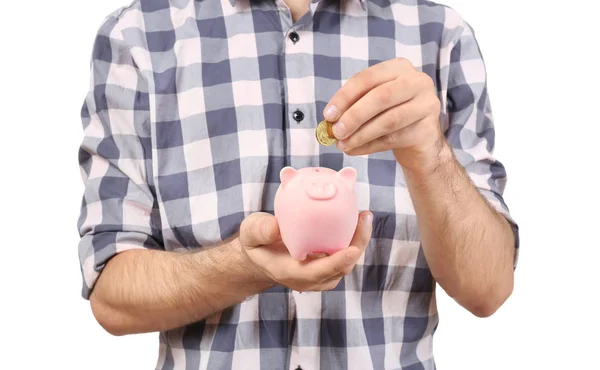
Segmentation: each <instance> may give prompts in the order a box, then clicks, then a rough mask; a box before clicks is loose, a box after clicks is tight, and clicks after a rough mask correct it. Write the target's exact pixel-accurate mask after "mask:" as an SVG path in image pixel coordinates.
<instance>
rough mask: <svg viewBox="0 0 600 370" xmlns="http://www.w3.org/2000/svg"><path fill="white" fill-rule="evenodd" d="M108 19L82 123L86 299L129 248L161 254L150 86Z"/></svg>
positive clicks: (95, 49) (80, 223) (97, 50)
mask: <svg viewBox="0 0 600 370" xmlns="http://www.w3.org/2000/svg"><path fill="white" fill-rule="evenodd" d="M118 22H119V21H118V19H117V18H116V17H109V18H107V19H106V20H105V21H104V22H103V24H102V26H101V27H100V29H99V30H98V33H97V35H96V38H95V42H94V47H93V53H92V60H91V79H90V80H91V81H90V87H89V91H88V93H87V96H86V98H85V101H84V104H83V107H82V110H81V119H82V124H83V139H82V142H81V146H80V148H79V158H78V160H79V165H80V169H81V175H82V179H83V183H84V193H83V200H82V203H81V210H80V216H79V220H78V223H77V226H78V231H79V235H80V237H81V239H80V243H79V247H78V250H79V260H80V267H81V273H82V278H83V287H82V296H83V297H84V298H86V299H89V297H90V293H91V291H92V289H93V287H94V284H95V283H96V281H97V279H98V277H99V276H100V274H101V273H102V271H103V269H104V267H105V266H106V264H107V262H108V261H109V260H110V259H111V258H112V257H114V256H115V255H117V254H118V253H120V252H123V251H127V250H131V249H163V247H162V242H161V238H160V235H161V234H160V230H161V226H160V221H159V220H160V218H159V215H158V211H157V206H156V200H155V196H154V187H153V183H152V145H151V136H150V129H149V127H150V126H149V121H150V112H149V98H148V90H147V85H146V83H145V80H144V78H143V77H142V74H141V73H140V71H139V69H138V68H137V67H136V63H135V61H134V59H133V57H132V55H131V53H130V49H129V48H128V47H127V45H126V42H125V41H124V39H123V37H122V32H121V31H120V30H119V23H118Z"/></svg>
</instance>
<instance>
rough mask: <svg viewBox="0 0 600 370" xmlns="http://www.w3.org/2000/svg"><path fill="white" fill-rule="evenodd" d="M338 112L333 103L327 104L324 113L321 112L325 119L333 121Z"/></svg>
mask: <svg viewBox="0 0 600 370" xmlns="http://www.w3.org/2000/svg"><path fill="white" fill-rule="evenodd" d="M338 113H339V110H338V108H337V107H336V106H335V105H329V106H327V108H325V113H323V115H324V116H325V119H326V120H328V121H335V119H336V118H337V116H338Z"/></svg>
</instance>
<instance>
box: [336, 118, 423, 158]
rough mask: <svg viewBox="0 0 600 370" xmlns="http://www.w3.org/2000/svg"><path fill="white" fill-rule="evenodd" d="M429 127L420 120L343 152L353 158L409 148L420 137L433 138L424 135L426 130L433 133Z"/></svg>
mask: <svg viewBox="0 0 600 370" xmlns="http://www.w3.org/2000/svg"><path fill="white" fill-rule="evenodd" d="M430 127H431V124H429V123H428V122H427V120H420V121H418V122H416V123H414V124H412V125H410V126H408V127H405V128H403V129H401V130H398V131H395V132H392V133H389V134H386V135H384V136H382V137H380V138H378V139H375V140H373V141H370V142H368V143H366V144H363V145H361V146H359V147H357V148H354V149H351V150H346V151H344V152H345V154H347V155H351V156H355V155H365V154H369V153H378V152H383V151H386V150H390V149H394V150H396V149H404V148H410V147H412V146H413V145H415V144H416V143H418V142H419V141H420V140H421V138H422V137H426V136H432V137H433V135H427V134H425V132H426V131H428V130H432V131H433V129H431V128H430Z"/></svg>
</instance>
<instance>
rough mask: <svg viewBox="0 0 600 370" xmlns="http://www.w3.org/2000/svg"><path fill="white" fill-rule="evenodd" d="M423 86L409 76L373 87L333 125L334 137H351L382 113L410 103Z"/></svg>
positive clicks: (342, 138) (340, 138) (420, 81)
mask: <svg viewBox="0 0 600 370" xmlns="http://www.w3.org/2000/svg"><path fill="white" fill-rule="evenodd" d="M424 86H425V82H423V80H422V79H419V78H415V77H414V75H413V74H409V75H406V76H401V77H397V78H396V79H394V80H392V81H389V82H386V83H384V84H382V85H379V86H376V87H374V88H373V90H371V91H369V92H367V93H366V94H365V95H364V96H363V97H361V98H360V99H359V100H358V101H357V102H355V103H354V104H353V105H352V106H351V107H349V108H348V110H347V111H346V112H344V113H343V114H342V115H341V117H340V119H339V121H338V122H337V123H336V124H335V125H333V133H334V135H335V137H336V138H337V139H338V140H344V139H346V138H348V137H350V136H353V134H354V133H356V131H357V130H359V129H360V128H361V127H362V126H363V125H364V124H365V123H367V122H369V120H371V119H373V118H375V117H377V116H378V115H380V114H381V113H382V112H385V111H386V110H388V109H390V108H393V107H395V106H399V105H401V104H404V103H406V102H408V101H411V100H412V99H413V98H414V97H416V96H418V95H419V91H421V90H422V89H423V87H424Z"/></svg>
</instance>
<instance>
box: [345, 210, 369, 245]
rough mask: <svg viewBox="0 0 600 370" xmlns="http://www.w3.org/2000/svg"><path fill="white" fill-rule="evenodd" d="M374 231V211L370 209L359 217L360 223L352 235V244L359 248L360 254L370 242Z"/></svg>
mask: <svg viewBox="0 0 600 370" xmlns="http://www.w3.org/2000/svg"><path fill="white" fill-rule="evenodd" d="M372 233H373V213H371V212H369V211H362V212H361V213H360V214H359V217H358V225H356V231H355V232H354V236H353V237H352V241H351V242H350V245H352V246H354V247H356V248H358V250H359V256H360V254H362V253H363V252H364V251H365V249H366V248H367V246H368V245H369V242H370V241H371V235H372Z"/></svg>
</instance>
